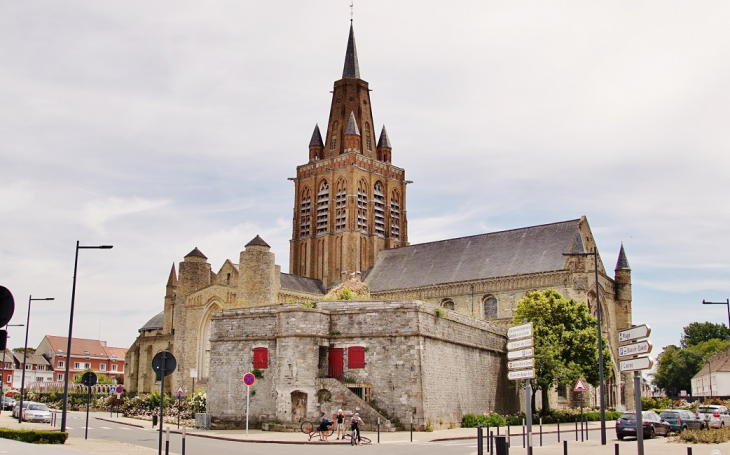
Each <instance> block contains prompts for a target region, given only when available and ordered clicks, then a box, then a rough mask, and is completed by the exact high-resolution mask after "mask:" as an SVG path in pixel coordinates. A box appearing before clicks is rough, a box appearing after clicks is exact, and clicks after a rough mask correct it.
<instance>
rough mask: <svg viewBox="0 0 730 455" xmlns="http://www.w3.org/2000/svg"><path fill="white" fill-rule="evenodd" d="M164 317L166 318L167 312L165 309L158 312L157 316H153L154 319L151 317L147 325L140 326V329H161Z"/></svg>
mask: <svg viewBox="0 0 730 455" xmlns="http://www.w3.org/2000/svg"><path fill="white" fill-rule="evenodd" d="M164 319H165V312H164V311H160V312H159V313H158V314H156V315H155V316H153V317H152V319H150V320H149V321H147V323H146V324H145V325H143V326H142V327H140V329H139V331H140V332H141V331H143V330H156V329H161V328H162V324H163V321H164Z"/></svg>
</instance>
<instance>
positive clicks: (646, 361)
mask: <svg viewBox="0 0 730 455" xmlns="http://www.w3.org/2000/svg"><path fill="white" fill-rule="evenodd" d="M652 366H654V359H652V358H651V357H637V358H635V359H631V360H622V361H620V362H619V370H621V371H636V370H648V369H650V368H651V367H652Z"/></svg>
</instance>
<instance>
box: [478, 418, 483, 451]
mask: <svg viewBox="0 0 730 455" xmlns="http://www.w3.org/2000/svg"><path fill="white" fill-rule="evenodd" d="M482 436H483V434H482V426H481V425H479V426H477V455H484V440H483V439H482Z"/></svg>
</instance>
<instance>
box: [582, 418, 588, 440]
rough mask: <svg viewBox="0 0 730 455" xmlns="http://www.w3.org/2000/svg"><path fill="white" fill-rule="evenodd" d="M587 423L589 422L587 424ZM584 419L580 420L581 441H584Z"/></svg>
mask: <svg viewBox="0 0 730 455" xmlns="http://www.w3.org/2000/svg"><path fill="white" fill-rule="evenodd" d="M586 425H587V424H586ZM583 433H584V432H583V420H582V419H581V421H580V442H583Z"/></svg>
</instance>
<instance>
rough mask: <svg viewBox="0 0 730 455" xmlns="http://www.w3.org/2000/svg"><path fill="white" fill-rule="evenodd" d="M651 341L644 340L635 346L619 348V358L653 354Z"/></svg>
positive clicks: (628, 345) (629, 345)
mask: <svg viewBox="0 0 730 455" xmlns="http://www.w3.org/2000/svg"><path fill="white" fill-rule="evenodd" d="M651 348H652V345H651V341H649V340H644V341H639V342H638V343H634V344H627V345H626V346H619V347H618V356H619V357H629V356H633V355H639V354H648V353H650V352H651Z"/></svg>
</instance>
